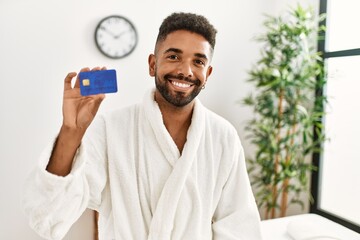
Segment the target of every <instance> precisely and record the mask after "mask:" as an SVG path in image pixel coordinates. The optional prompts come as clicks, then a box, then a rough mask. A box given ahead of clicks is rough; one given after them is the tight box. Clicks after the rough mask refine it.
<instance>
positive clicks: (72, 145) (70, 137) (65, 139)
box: [46, 126, 84, 176]
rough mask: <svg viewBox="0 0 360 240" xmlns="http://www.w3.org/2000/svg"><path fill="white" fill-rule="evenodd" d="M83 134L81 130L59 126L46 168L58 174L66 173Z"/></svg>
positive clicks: (64, 174)
mask: <svg viewBox="0 0 360 240" xmlns="http://www.w3.org/2000/svg"><path fill="white" fill-rule="evenodd" d="M83 135H84V133H83V132H82V131H79V130H72V129H69V128H67V127H64V126H63V127H61V130H60V133H59V135H58V137H57V139H56V141H55V144H54V148H53V151H52V154H51V156H50V160H49V164H48V165H47V167H46V170H47V171H48V172H50V173H52V174H56V175H58V176H66V175H68V174H69V173H70V171H71V166H72V162H73V159H74V156H75V154H76V151H77V149H78V147H79V146H80V144H81V139H82V137H83Z"/></svg>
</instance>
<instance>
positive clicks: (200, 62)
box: [195, 59, 205, 65]
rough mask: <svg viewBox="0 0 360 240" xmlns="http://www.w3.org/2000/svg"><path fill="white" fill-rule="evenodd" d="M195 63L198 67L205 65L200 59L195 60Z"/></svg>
mask: <svg viewBox="0 0 360 240" xmlns="http://www.w3.org/2000/svg"><path fill="white" fill-rule="evenodd" d="M195 63H196V64H198V65H205V62H204V61H202V60H199V59H197V60H195Z"/></svg>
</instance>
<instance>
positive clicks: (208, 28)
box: [156, 12, 217, 50]
mask: <svg viewBox="0 0 360 240" xmlns="http://www.w3.org/2000/svg"><path fill="white" fill-rule="evenodd" d="M177 30H187V31H190V32H193V33H197V34H199V35H201V36H203V37H204V38H205V39H206V40H207V41H208V42H209V44H210V46H211V48H212V50H214V48H215V39H216V33H217V30H216V29H215V28H214V26H213V25H211V24H210V22H209V21H208V20H207V19H206V18H205V17H204V16H202V15H197V14H194V13H184V12H178V13H172V14H171V15H169V16H168V17H167V18H165V19H164V21H163V22H162V24H161V26H160V28H159V34H158V36H157V39H156V45H157V44H158V43H159V42H161V41H164V40H165V39H166V37H167V35H169V34H170V33H172V32H174V31H177Z"/></svg>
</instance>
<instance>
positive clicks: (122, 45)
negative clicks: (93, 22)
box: [95, 15, 138, 59]
mask: <svg viewBox="0 0 360 240" xmlns="http://www.w3.org/2000/svg"><path fill="white" fill-rule="evenodd" d="M137 42H138V35H137V32H136V29H135V26H134V24H132V22H131V21H130V20H129V19H127V18H125V17H123V16H118V15H112V16H108V17H105V18H103V19H102V20H100V22H99V24H98V25H97V26H96V29H95V43H96V46H97V48H98V49H99V50H100V52H101V53H103V54H104V55H105V56H107V57H109V58H113V59H119V58H124V57H126V56H128V55H129V54H130V53H132V52H133V51H134V49H135V47H136V45H137Z"/></svg>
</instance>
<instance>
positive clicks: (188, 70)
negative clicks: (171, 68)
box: [177, 61, 193, 78]
mask: <svg viewBox="0 0 360 240" xmlns="http://www.w3.org/2000/svg"><path fill="white" fill-rule="evenodd" d="M177 74H178V75H183V76H184V77H187V78H192V76H193V70H192V66H191V63H189V62H186V61H182V62H179V65H178V69H177Z"/></svg>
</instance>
